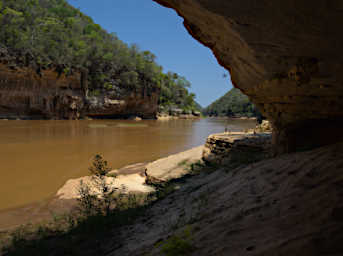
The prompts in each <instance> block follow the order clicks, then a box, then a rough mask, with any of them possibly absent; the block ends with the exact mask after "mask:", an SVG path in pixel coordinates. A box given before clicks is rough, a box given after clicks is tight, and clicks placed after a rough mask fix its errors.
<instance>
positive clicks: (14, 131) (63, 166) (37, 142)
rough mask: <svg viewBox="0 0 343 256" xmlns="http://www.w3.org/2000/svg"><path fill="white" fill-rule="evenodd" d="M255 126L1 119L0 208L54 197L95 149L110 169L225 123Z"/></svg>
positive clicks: (157, 154) (177, 147)
mask: <svg viewBox="0 0 343 256" xmlns="http://www.w3.org/2000/svg"><path fill="white" fill-rule="evenodd" d="M254 126H255V121H251V120H237V119H229V120H225V119H224V120H223V119H222V120H220V119H200V120H172V121H154V120H144V121H139V122H137V121H127V120H91V121H0V163H1V165H0V209H6V208H13V207H18V206H21V205H25V204H29V203H32V202H36V201H39V200H43V199H45V198H48V197H51V196H53V195H54V194H55V193H56V191H57V190H58V189H59V188H60V187H61V186H62V185H63V184H64V183H65V182H66V181H67V180H68V179H70V178H76V177H80V176H83V175H87V174H88V166H89V165H90V163H91V160H92V157H93V156H94V155H95V154H97V153H101V154H102V155H103V156H104V158H105V159H106V160H107V161H108V162H109V165H110V166H111V167H112V168H114V169H115V168H120V167H123V166H125V165H128V164H132V163H138V162H149V161H153V160H156V159H158V158H161V157H164V156H167V155H170V154H173V153H177V152H181V151H184V150H187V149H190V148H192V147H194V146H198V145H201V144H204V142H205V140H206V138H207V136H208V135H209V134H212V133H218V132H223V131H224V129H225V127H227V128H228V129H229V130H231V131H239V130H243V129H247V128H252V127H254Z"/></svg>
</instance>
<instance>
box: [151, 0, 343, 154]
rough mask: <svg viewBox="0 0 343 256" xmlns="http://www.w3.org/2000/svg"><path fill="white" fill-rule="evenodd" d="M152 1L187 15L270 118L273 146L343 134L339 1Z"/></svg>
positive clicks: (194, 31)
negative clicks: (341, 132) (312, 2)
mask: <svg viewBox="0 0 343 256" xmlns="http://www.w3.org/2000/svg"><path fill="white" fill-rule="evenodd" d="M155 1H156V2H158V3H160V4H162V5H164V6H166V7H171V8H173V9H175V10H176V11H177V13H178V14H179V15H180V16H182V17H183V18H184V25H185V27H186V28H187V30H188V31H189V33H190V34H191V35H192V36H193V37H194V38H196V39H197V40H198V41H200V42H201V43H202V44H204V45H206V46H208V47H209V48H211V49H212V51H213V53H214V54H215V56H216V57H217V59H218V62H219V63H220V64H221V65H222V66H224V67H225V68H226V69H228V70H229V71H230V73H231V77H232V81H233V84H234V85H235V87H237V88H239V89H241V90H242V92H243V93H245V94H246V95H248V96H249V98H250V99H251V100H252V101H253V102H254V103H255V104H256V105H257V106H258V108H259V109H260V111H261V112H262V113H263V114H264V115H265V116H266V117H267V118H268V119H269V120H270V121H271V122H272V124H273V127H274V132H273V133H274V134H273V143H274V150H275V153H284V152H290V151H294V150H296V149H298V148H303V147H307V146H319V145H324V144H330V143H332V142H336V141H337V140H339V139H340V138H342V136H341V135H340V133H339V132H338V131H339V130H341V129H342V128H343V100H342V99H343V85H342V84H343V83H342V82H343V72H342V71H341V70H342V63H343V62H342V59H343V51H342V50H341V45H342V43H343V34H342V33H341V31H340V29H339V28H340V27H341V25H342V24H343V15H342V11H343V3H342V1H339V0H336V1H330V3H329V2H327V1H319V2H318V1H317V2H316V4H315V5H311V6H309V2H308V1H306V0H299V1H266V0H262V1H254V0H246V1H239V0H232V1H222V0H155Z"/></svg>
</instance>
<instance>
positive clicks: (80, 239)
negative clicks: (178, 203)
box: [0, 155, 215, 256]
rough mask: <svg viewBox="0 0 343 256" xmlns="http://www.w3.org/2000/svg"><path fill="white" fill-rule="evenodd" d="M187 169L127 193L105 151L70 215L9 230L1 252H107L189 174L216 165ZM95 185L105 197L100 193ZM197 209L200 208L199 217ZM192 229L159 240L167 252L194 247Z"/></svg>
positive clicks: (206, 171) (1, 241) (205, 171)
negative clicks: (114, 181)
mask: <svg viewBox="0 0 343 256" xmlns="http://www.w3.org/2000/svg"><path fill="white" fill-rule="evenodd" d="M185 168H187V169H189V174H188V175H186V176H184V177H182V178H179V179H175V180H171V181H169V182H167V183H165V184H164V185H163V186H155V189H156V190H155V192H153V193H150V194H130V193H125V190H123V188H117V189H113V188H112V187H111V184H107V185H106V183H105V177H106V175H108V174H109V170H110V168H109V167H108V166H107V162H106V161H105V160H104V159H103V158H102V156H101V155H96V156H95V157H94V161H93V163H92V166H91V167H90V168H89V171H90V174H92V175H93V176H94V183H93V185H92V186H89V185H86V184H80V187H79V189H80V190H79V191H80V192H79V193H80V198H79V199H78V205H77V207H76V208H75V210H74V211H72V212H70V213H67V214H64V215H53V218H52V220H51V221H46V222H43V223H40V224H27V225H25V226H21V227H18V228H16V229H15V230H13V231H9V232H8V233H3V234H2V235H1V236H0V245H1V246H0V254H1V253H3V255H11V256H12V255H18V256H21V255H53V256H55V255H56V256H59V255H75V256H76V255H77V256H79V255H83V256H84V255H104V254H105V253H107V252H110V251H114V250H116V249H118V248H120V247H121V246H123V244H122V243H123V241H125V238H123V237H121V236H122V234H121V233H120V232H119V229H120V228H121V227H124V226H127V225H130V224H133V223H134V222H135V221H137V220H138V219H139V218H141V217H142V218H143V219H140V220H141V221H143V222H145V221H147V218H145V217H143V216H144V214H145V213H146V211H147V210H148V209H150V208H151V207H152V206H153V205H154V204H156V203H157V202H159V201H161V200H163V199H165V198H166V197H168V196H169V195H171V194H173V193H174V192H175V191H177V190H178V189H179V187H180V185H182V184H185V182H187V181H188V179H190V178H192V177H194V176H198V175H200V174H210V173H212V172H213V171H214V170H215V168H214V167H213V166H206V165H204V164H202V163H200V162H196V163H192V164H190V165H185ZM112 177H113V176H112ZM94 186H95V187H96V189H95V191H98V194H97V195H100V196H97V195H95V194H94V189H92V187H93V188H94ZM92 190H93V192H92ZM110 205H111V207H108V206H110ZM199 211H200V208H199ZM196 214H198V210H197V211H196V212H194V216H195V215H196ZM192 216H193V215H192ZM194 216H193V217H194ZM187 221H188V220H187ZM180 224H181V222H180ZM174 228H176V226H175V227H174ZM189 232H190V230H187V232H186V231H185V234H187V235H186V237H184V236H177V235H175V236H173V237H172V238H171V239H169V240H166V241H162V242H161V243H160V244H159V245H158V247H159V249H160V250H161V252H163V254H165V255H177V254H173V253H177V252H180V251H181V252H183V251H185V252H186V251H187V252H189V251H192V247H191V245H190V244H189V243H190V241H189V236H190V235H189V234H188V233H189ZM4 245H5V246H4ZM1 247H2V248H1ZM1 255H2V254H1Z"/></svg>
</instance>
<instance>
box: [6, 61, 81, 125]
mask: <svg viewBox="0 0 343 256" xmlns="http://www.w3.org/2000/svg"><path fill="white" fill-rule="evenodd" d="M80 79H81V78H80V74H74V75H72V76H68V77H66V76H65V75H64V74H61V75H59V74H58V73H57V72H55V71H52V70H43V71H41V73H40V74H38V73H37V72H36V71H35V70H33V69H31V68H15V69H11V68H9V67H8V66H6V65H4V64H1V63H0V117H3V118H11V117H19V118H39V119H41V118H47V119H77V118H78V117H79V116H80V113H81V111H82V109H83V107H84V102H83V91H82V88H81V83H80Z"/></svg>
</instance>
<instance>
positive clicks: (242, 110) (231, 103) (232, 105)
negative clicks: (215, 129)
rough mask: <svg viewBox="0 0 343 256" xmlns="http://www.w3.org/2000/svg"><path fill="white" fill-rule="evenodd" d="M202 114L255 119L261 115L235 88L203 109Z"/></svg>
mask: <svg viewBox="0 0 343 256" xmlns="http://www.w3.org/2000/svg"><path fill="white" fill-rule="evenodd" d="M202 112H203V114H204V115H208V116H230V117H237V116H245V117H257V116H260V115H261V114H260V113H259V111H258V110H257V109H256V107H255V105H254V104H253V103H251V102H250V101H249V98H248V97H247V96H246V95H244V94H243V93H242V92H241V91H240V90H239V89H236V88H232V89H231V90H230V91H229V92H227V93H226V94H225V95H224V96H222V97H221V98H219V99H218V100H216V101H215V102H213V103H212V104H211V105H209V106H208V107H206V108H204V109H203V111H202Z"/></svg>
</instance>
